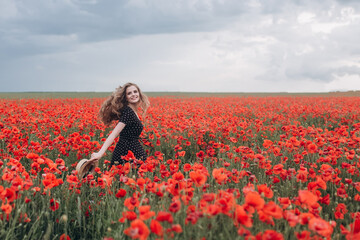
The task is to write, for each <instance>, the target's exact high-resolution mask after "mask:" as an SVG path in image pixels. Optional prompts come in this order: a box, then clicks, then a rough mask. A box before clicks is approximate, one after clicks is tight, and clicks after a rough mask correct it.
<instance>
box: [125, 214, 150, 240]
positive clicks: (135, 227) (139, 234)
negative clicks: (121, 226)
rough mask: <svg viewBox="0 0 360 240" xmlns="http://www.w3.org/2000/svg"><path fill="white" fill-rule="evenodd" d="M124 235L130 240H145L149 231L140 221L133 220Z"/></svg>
mask: <svg viewBox="0 0 360 240" xmlns="http://www.w3.org/2000/svg"><path fill="white" fill-rule="evenodd" d="M124 233H125V234H126V235H128V236H129V237H131V238H132V239H140V240H146V239H147V237H148V236H149V234H150V230H149V228H148V227H147V226H146V224H145V223H144V222H143V221H142V220H141V219H135V220H134V221H132V222H131V223H130V227H129V228H127V229H125V230H124Z"/></svg>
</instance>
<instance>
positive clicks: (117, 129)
mask: <svg viewBox="0 0 360 240" xmlns="http://www.w3.org/2000/svg"><path fill="white" fill-rule="evenodd" d="M124 127H125V123H123V122H119V123H118V124H117V125H116V126H115V128H114V130H113V131H112V132H111V134H110V135H109V136H108V138H107V139H106V141H105V142H104V144H103V145H102V147H101V149H100V151H99V152H97V153H92V154H91V159H90V160H92V161H95V160H99V159H100V158H102V156H104V154H105V152H106V150H107V149H108V148H109V147H110V146H111V144H112V143H113V142H114V140H115V138H116V137H117V136H118V135H119V134H120V132H121V131H122V130H123V129H124Z"/></svg>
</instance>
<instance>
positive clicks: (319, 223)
mask: <svg viewBox="0 0 360 240" xmlns="http://www.w3.org/2000/svg"><path fill="white" fill-rule="evenodd" d="M309 229H310V230H312V231H314V232H316V233H317V234H319V235H321V236H323V237H330V236H331V234H332V232H333V227H332V226H331V225H330V223H328V222H327V221H325V220H323V219H321V218H316V217H314V218H312V219H310V221H309Z"/></svg>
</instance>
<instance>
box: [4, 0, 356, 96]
mask: <svg viewBox="0 0 360 240" xmlns="http://www.w3.org/2000/svg"><path fill="white" fill-rule="evenodd" d="M359 42H360V1H358V0H353V1H352V0H342V1H341V0H321V1H317V0H250V1H245V0H244V1H240V0H0V84H1V85H0V91H1V92H6V91H11V92H13V91H113V90H114V89H115V88H116V87H117V86H119V85H122V84H124V83H126V82H135V83H137V84H138V85H139V86H140V87H141V88H142V90H144V91H192V92H194V91H195V92H280V91H282V92H283V91H286V92H325V91H337V90H340V91H344V90H360V44H359Z"/></svg>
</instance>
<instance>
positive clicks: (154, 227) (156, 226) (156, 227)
mask: <svg viewBox="0 0 360 240" xmlns="http://www.w3.org/2000/svg"><path fill="white" fill-rule="evenodd" d="M150 230H151V232H153V233H155V234H156V235H158V236H162V235H163V227H162V226H161V224H160V223H159V222H158V221H156V220H154V219H153V220H151V222H150Z"/></svg>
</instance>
